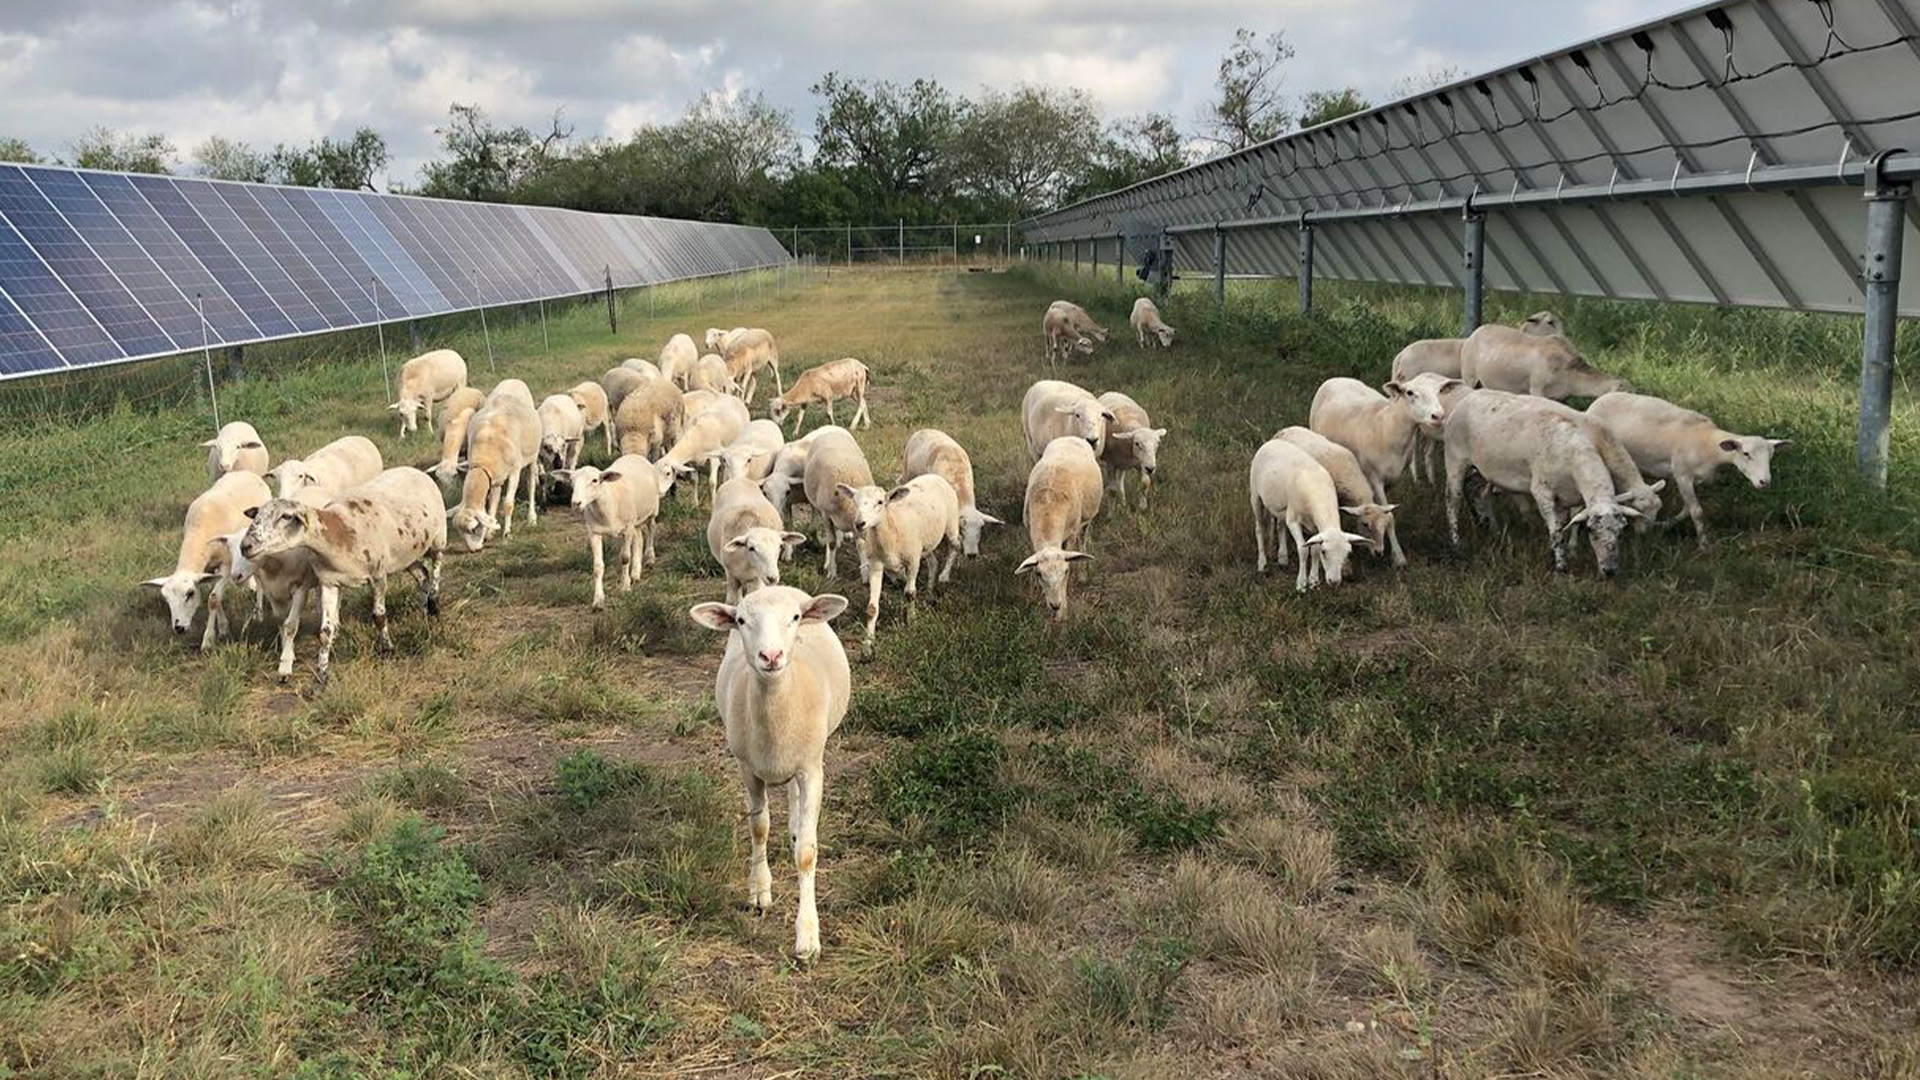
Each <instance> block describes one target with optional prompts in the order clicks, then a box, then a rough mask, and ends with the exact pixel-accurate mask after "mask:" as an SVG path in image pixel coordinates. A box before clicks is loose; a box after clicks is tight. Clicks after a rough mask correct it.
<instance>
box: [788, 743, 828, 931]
mask: <svg viewBox="0 0 1920 1080" xmlns="http://www.w3.org/2000/svg"><path fill="white" fill-rule="evenodd" d="M825 780H826V776H825V771H824V770H823V769H822V768H821V767H820V763H819V762H818V761H816V762H814V763H813V764H812V765H809V766H808V767H807V768H804V769H802V770H800V771H799V772H798V773H795V774H794V777H793V779H792V780H790V781H788V782H787V822H788V824H789V825H790V826H791V827H792V831H793V866H794V869H795V870H798V871H799V873H800V908H799V910H798V911H797V912H796V913H795V914H794V918H793V955H794V958H795V959H797V960H799V961H801V962H803V963H804V962H808V961H811V960H814V959H815V958H817V957H818V956H819V955H820V913H819V912H818V911H817V910H816V909H815V907H814V901H813V871H814V866H815V864H816V863H818V862H819V859H820V845H819V826H820V796H821V795H822V794H823V792H822V790H821V789H822V788H823V787H824V786H825Z"/></svg>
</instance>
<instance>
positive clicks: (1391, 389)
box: [1380, 381, 1407, 397]
mask: <svg viewBox="0 0 1920 1080" xmlns="http://www.w3.org/2000/svg"><path fill="white" fill-rule="evenodd" d="M1380 389H1381V390H1382V391H1383V392H1384V393H1385V394H1386V395H1387V396H1388V397H1397V396H1399V395H1400V394H1404V393H1406V390H1407V388H1406V387H1404V386H1401V385H1400V384H1399V382H1397V381H1396V382H1388V383H1381V384H1380Z"/></svg>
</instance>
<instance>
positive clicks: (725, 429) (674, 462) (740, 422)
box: [654, 397, 749, 498]
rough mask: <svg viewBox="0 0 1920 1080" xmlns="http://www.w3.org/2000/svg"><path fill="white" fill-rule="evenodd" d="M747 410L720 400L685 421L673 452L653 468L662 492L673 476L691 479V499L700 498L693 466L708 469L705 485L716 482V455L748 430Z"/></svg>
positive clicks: (735, 400)
mask: <svg viewBox="0 0 1920 1080" xmlns="http://www.w3.org/2000/svg"><path fill="white" fill-rule="evenodd" d="M748 423H749V420H748V418H747V406H746V404H745V403H744V402H742V401H741V400H740V399H739V398H731V397H722V398H720V399H719V400H718V401H716V402H715V403H714V404H713V405H712V406H711V407H709V408H707V409H705V410H703V411H702V412H701V413H700V414H699V415H698V416H694V417H692V418H690V419H688V420H687V421H686V422H685V423H684V424H683V425H681V428H680V436H679V438H677V439H675V440H674V442H673V446H672V448H670V449H669V450H668V451H667V452H666V453H664V454H662V455H660V459H659V460H658V461H656V462H654V466H655V468H656V469H658V470H659V472H660V478H661V485H662V490H665V489H666V488H670V487H672V486H673V477H674V476H675V475H681V476H693V477H694V486H693V491H694V496H695V497H696V498H698V497H699V494H700V482H699V474H698V473H696V472H694V470H693V468H692V466H696V465H705V466H706V467H707V485H708V487H710V488H711V487H712V486H714V485H715V484H717V483H718V482H719V476H720V457H719V453H720V451H721V450H723V449H725V448H726V447H727V445H728V444H729V443H731V442H733V440H735V439H737V438H739V437H740V433H741V432H743V431H745V430H746V429H747V424H748Z"/></svg>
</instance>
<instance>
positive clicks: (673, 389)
mask: <svg viewBox="0 0 1920 1080" xmlns="http://www.w3.org/2000/svg"><path fill="white" fill-rule="evenodd" d="M685 409H686V405H685V402H684V401H683V400H682V395H681V393H680V388H679V387H677V386H675V385H673V383H671V382H669V381H667V380H666V379H645V380H642V381H641V383H640V385H638V386H636V387H634V388H633V389H632V391H630V392H629V393H628V394H627V395H626V396H625V397H623V398H621V399H620V407H619V409H617V410H615V412H614V414H613V438H614V442H615V444H617V445H618V446H619V447H620V452H621V453H622V454H639V455H640V456H641V457H651V456H652V455H653V454H654V453H655V452H656V451H657V450H659V449H660V448H661V447H664V446H666V445H667V444H668V442H670V441H671V440H672V439H674V438H676V437H678V435H679V431H680V424H681V418H682V417H683V416H684V415H685Z"/></svg>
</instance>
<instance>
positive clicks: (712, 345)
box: [706, 326, 747, 353]
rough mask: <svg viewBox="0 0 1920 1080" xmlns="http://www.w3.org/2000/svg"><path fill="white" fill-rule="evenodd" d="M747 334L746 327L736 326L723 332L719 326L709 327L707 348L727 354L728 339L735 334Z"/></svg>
mask: <svg viewBox="0 0 1920 1080" xmlns="http://www.w3.org/2000/svg"><path fill="white" fill-rule="evenodd" d="M746 332H747V328H746V327H744V326H736V327H734V328H733V329H731V330H722V329H720V328H719V327H717V326H709V327H707V336H706V342H707V348H709V349H714V350H716V351H718V352H721V353H725V352H726V351H727V339H728V338H730V337H732V336H733V335H735V334H744V333H746Z"/></svg>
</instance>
